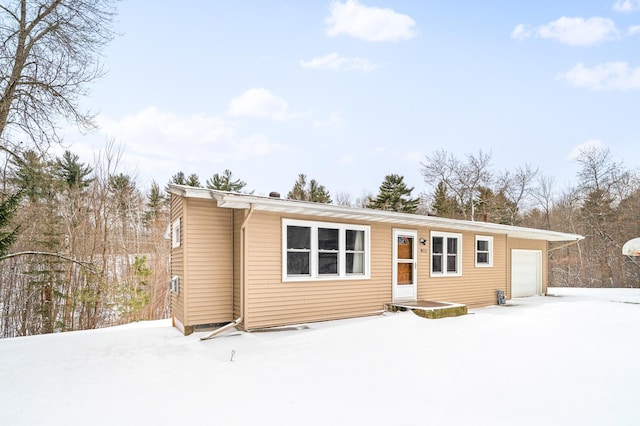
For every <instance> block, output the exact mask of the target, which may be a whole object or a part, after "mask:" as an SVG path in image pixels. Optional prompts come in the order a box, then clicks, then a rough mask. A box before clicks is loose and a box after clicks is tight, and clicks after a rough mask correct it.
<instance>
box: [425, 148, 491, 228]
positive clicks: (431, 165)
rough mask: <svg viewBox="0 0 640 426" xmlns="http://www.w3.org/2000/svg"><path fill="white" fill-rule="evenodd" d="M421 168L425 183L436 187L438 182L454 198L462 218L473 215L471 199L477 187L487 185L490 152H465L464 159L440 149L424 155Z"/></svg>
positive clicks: (489, 174)
mask: <svg viewBox="0 0 640 426" xmlns="http://www.w3.org/2000/svg"><path fill="white" fill-rule="evenodd" d="M420 165H421V166H422V169H421V172H422V176H423V177H424V180H425V183H426V184H427V185H428V186H429V187H431V188H433V189H436V188H437V186H438V184H440V183H442V184H443V185H444V186H445V188H446V189H447V191H449V192H450V193H451V194H452V195H453V196H454V197H455V199H456V201H457V203H458V206H459V208H460V209H461V211H462V214H463V216H464V218H465V219H473V209H474V204H473V199H474V197H475V196H476V195H477V191H478V189H479V188H481V187H483V186H484V187H489V186H490V185H491V183H492V180H493V173H492V171H491V154H490V153H489V154H486V153H484V152H482V151H479V152H478V154H477V155H473V154H467V155H466V161H464V162H462V161H460V160H458V158H456V157H455V156H454V155H453V154H449V153H448V152H447V151H444V150H440V151H436V152H434V153H433V154H432V155H430V156H427V157H426V158H425V162H424V163H420Z"/></svg>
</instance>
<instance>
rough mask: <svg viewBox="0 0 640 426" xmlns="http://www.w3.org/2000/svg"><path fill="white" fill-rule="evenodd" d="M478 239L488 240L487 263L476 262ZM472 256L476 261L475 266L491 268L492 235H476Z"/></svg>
mask: <svg viewBox="0 0 640 426" xmlns="http://www.w3.org/2000/svg"><path fill="white" fill-rule="evenodd" d="M478 241H488V242H489V259H488V261H487V263H478ZM474 256H475V262H476V268H491V267H493V237H491V236H488V235H476V243H475V246H474Z"/></svg>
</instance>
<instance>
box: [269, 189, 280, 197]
mask: <svg viewBox="0 0 640 426" xmlns="http://www.w3.org/2000/svg"><path fill="white" fill-rule="evenodd" d="M269 198H280V193H279V192H276V191H272V192H270V193H269Z"/></svg>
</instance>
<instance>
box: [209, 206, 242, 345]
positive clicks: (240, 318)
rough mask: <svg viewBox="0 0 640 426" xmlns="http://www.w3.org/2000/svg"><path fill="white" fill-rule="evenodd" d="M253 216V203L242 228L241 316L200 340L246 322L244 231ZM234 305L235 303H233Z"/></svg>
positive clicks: (212, 336)
mask: <svg viewBox="0 0 640 426" xmlns="http://www.w3.org/2000/svg"><path fill="white" fill-rule="evenodd" d="M252 214H253V203H251V204H250V205H249V213H248V214H247V217H245V218H244V221H243V222H242V226H241V227H240V316H239V317H238V318H236V319H235V320H233V321H231V322H230V323H229V324H225V325H223V326H222V327H220V328H218V329H216V330H213V331H212V332H211V333H209V334H207V335H206V336H203V337H201V338H200V340H209V339H212V338H214V337H216V336H217V335H218V334H220V333H222V332H224V331H227V330H229V329H230V328H233V327H235V326H237V325H238V324H240V323H241V322H242V321H243V320H244V287H245V276H246V273H245V272H246V271H245V267H244V263H245V262H244V231H245V227H246V226H247V223H248V222H249V219H251V215H252ZM231 303H233V301H232V302H231Z"/></svg>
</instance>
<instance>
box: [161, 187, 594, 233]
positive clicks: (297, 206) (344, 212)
mask: <svg viewBox="0 0 640 426" xmlns="http://www.w3.org/2000/svg"><path fill="white" fill-rule="evenodd" d="M169 192H170V193H172V194H175V195H179V196H182V197H187V198H204V199H212V200H215V202H216V204H217V206H218V207H223V208H233V209H248V208H249V207H250V206H251V205H253V206H254V209H255V210H262V211H269V212H276V213H283V214H288V215H293V214H304V215H308V216H318V217H326V218H333V219H335V220H340V221H343V222H349V221H369V222H383V223H393V224H397V225H408V226H415V227H430V228H445V229H451V230H453V231H470V232H479V233H487V234H503V235H507V236H509V237H511V238H524V239H531V240H543V241H580V240H582V239H584V237H583V236H582V235H577V234H569V233H565V232H556V231H548V230H545V229H533V228H523V227H518V226H510V225H500V224H497V223H488V222H474V221H468V220H457V219H447V218H442V217H435V216H424V215H418V214H410V213H399V212H391V211H385V210H374V209H363V208H355V207H346V206H336V205H332V204H323V203H312V202H307V201H298V200H286V199H282V198H270V197H264V196H257V195H248V194H238V193H233V192H226V191H216V190H214V189H206V188H195V187H190V186H184V185H174V184H169Z"/></svg>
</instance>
